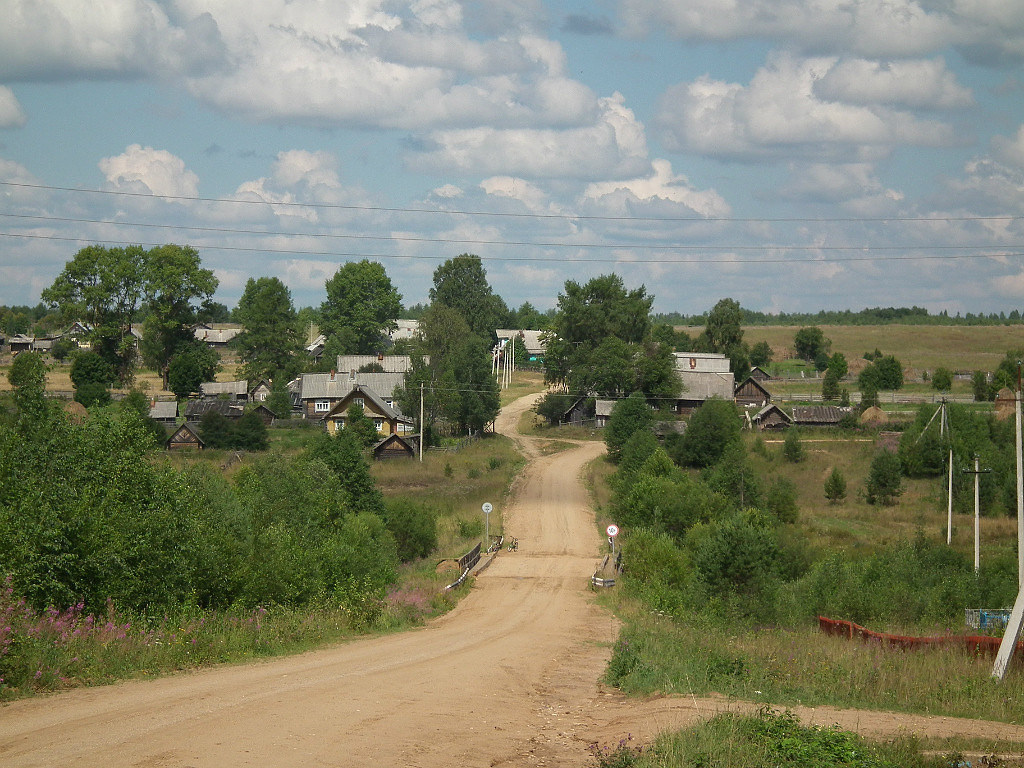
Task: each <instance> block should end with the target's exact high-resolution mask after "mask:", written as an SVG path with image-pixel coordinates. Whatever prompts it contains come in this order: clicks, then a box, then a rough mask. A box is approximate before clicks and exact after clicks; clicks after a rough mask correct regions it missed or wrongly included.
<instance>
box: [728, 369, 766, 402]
mask: <svg viewBox="0 0 1024 768" xmlns="http://www.w3.org/2000/svg"><path fill="white" fill-rule="evenodd" d="M733 397H734V398H735V399H736V405H738V406H740V407H743V406H758V407H761V408H763V407H764V406H766V405H768V403H770V402H771V401H772V394H771V392H769V391H768V389H767V388H766V387H765V386H764V384H762V383H761V382H760V381H758V380H757V379H755V378H754V377H753V376H748V377H747V378H745V379H744V380H743V381H742V382H740V383H739V384H738V385H737V386H736V389H735V391H734V392H733Z"/></svg>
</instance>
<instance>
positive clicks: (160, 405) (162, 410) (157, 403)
mask: <svg viewBox="0 0 1024 768" xmlns="http://www.w3.org/2000/svg"><path fill="white" fill-rule="evenodd" d="M149 418H151V419H153V420H154V421H159V422H160V423H161V424H176V423H177V422H178V401H177V400H152V401H150V403H149Z"/></svg>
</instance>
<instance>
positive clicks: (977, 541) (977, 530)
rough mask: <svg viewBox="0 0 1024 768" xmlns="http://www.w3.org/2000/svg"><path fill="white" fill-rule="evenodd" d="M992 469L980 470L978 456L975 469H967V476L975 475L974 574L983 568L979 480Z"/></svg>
mask: <svg viewBox="0 0 1024 768" xmlns="http://www.w3.org/2000/svg"><path fill="white" fill-rule="evenodd" d="M991 471H992V470H991V469H978V454H974V469H973V470H970V469H965V470H963V473H964V474H965V475H974V572H975V573H977V572H978V569H979V568H981V504H980V498H981V497H980V494H979V490H978V487H979V485H978V479H979V477H980V476H981V475H983V474H986V473H988V472H991Z"/></svg>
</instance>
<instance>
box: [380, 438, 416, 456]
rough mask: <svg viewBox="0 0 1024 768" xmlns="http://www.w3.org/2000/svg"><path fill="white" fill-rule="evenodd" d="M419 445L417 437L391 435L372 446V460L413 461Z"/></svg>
mask: <svg viewBox="0 0 1024 768" xmlns="http://www.w3.org/2000/svg"><path fill="white" fill-rule="evenodd" d="M418 445H419V435H406V436H404V437H403V436H402V435H396V434H391V435H388V436H387V437H385V438H384V439H383V440H381V441H380V442H379V443H377V444H375V445H374V446H373V449H372V451H373V458H374V459H377V460H381V459H414V458H416V449H417V447H418Z"/></svg>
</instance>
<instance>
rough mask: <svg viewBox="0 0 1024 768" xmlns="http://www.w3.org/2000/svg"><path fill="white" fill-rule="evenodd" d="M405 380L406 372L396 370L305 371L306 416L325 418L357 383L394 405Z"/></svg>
mask: <svg viewBox="0 0 1024 768" xmlns="http://www.w3.org/2000/svg"><path fill="white" fill-rule="evenodd" d="M371 357H372V356H371ZM404 384H405V374H404V373H396V372H391V373H358V372H357V371H356V370H351V371H348V372H345V373H338V372H336V371H331V372H330V373H304V374H302V378H301V380H300V383H299V394H298V399H299V403H300V404H301V410H302V415H303V417H304V418H307V419H322V418H325V417H326V416H327V414H329V413H330V412H331V410H332V409H333V408H334V406H335V405H337V403H338V402H339V401H341V400H343V399H344V398H345V397H346V396H347V395H348V393H349V392H351V391H352V389H353V388H354V387H356V386H357V385H359V386H361V387H364V388H367V389H371V390H373V392H374V393H375V394H376V396H378V397H379V398H380V399H381V401H382V402H383V403H384V404H385V405H387V406H388V407H389V408H393V407H394V405H395V390H396V389H398V388H399V387H401V386H403V385H404Z"/></svg>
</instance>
